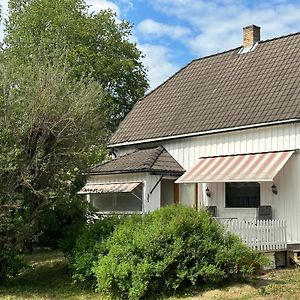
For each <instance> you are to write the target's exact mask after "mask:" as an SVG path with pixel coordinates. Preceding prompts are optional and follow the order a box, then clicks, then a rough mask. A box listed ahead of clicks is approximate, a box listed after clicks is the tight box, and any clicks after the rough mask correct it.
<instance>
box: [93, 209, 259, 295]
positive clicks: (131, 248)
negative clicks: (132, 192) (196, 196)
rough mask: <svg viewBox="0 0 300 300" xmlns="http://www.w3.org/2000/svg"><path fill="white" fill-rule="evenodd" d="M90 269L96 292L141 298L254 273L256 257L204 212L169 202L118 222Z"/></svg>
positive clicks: (256, 254) (256, 255) (257, 259)
mask: <svg viewBox="0 0 300 300" xmlns="http://www.w3.org/2000/svg"><path fill="white" fill-rule="evenodd" d="M105 244H106V247H107V249H106V250H105V251H106V252H107V253H104V252H103V253H102V255H100V256H99V260H98V262H97V264H96V265H95V266H94V268H93V271H94V273H95V275H96V277H97V282H98V283H97V286H98V290H99V291H101V292H106V293H109V294H111V295H113V297H114V298H122V299H140V298H144V297H145V296H150V295H156V296H157V295H158V293H159V294H160V293H175V292H176V291H178V290H179V289H182V288H193V287H196V286H199V285H201V284H207V283H209V284H210V283H218V282H221V281H224V280H226V279H228V278H229V277H231V276H233V275H236V274H237V273H239V274H240V275H242V276H247V275H249V274H251V273H252V272H253V269H254V267H255V265H256V264H257V263H259V260H260V255H259V254H258V253H256V252H254V251H252V250H251V249H249V248H248V247H246V246H245V245H243V244H242V242H241V241H240V240H239V239H238V238H237V237H235V236H233V235H231V234H229V233H227V232H226V231H225V229H224V228H223V227H222V226H221V225H220V224H219V223H218V222H217V221H215V220H213V219H212V218H211V217H210V216H209V215H208V214H207V212H206V211H205V210H201V211H200V212H197V211H195V210H194V209H192V208H187V207H181V206H169V207H165V208H162V209H160V210H158V211H155V212H154V213H151V214H149V215H147V216H145V217H144V218H141V219H140V220H138V222H137V220H135V219H134V218H130V219H128V220H126V221H125V222H124V223H123V224H122V225H120V226H119V227H118V228H117V229H116V230H115V231H114V232H113V235H112V237H111V238H110V239H108V240H107V241H106V243H105Z"/></svg>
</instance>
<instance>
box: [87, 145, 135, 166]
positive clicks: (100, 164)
mask: <svg viewBox="0 0 300 300" xmlns="http://www.w3.org/2000/svg"><path fill="white" fill-rule="evenodd" d="M138 151H139V150H135V151H133V152H128V153H126V154H124V155H121V156H117V157H116V158H113V159H111V160H107V161H104V162H102V163H99V164H97V165H94V166H91V167H89V169H94V168H98V167H101V166H104V165H107V164H108V163H110V162H112V161H114V160H118V159H120V158H123V157H125V156H128V155H130V154H132V153H135V152H138Z"/></svg>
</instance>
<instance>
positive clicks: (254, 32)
mask: <svg viewBox="0 0 300 300" xmlns="http://www.w3.org/2000/svg"><path fill="white" fill-rule="evenodd" d="M259 41H260V27H259V26H256V25H250V26H246V27H244V28H243V47H244V49H246V48H252V47H253V46H254V45H255V44H256V43H257V42H259Z"/></svg>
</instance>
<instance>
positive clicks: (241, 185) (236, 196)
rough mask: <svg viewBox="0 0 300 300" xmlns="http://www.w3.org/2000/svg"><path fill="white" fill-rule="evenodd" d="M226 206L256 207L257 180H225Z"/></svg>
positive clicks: (257, 198)
mask: <svg viewBox="0 0 300 300" xmlns="http://www.w3.org/2000/svg"><path fill="white" fill-rule="evenodd" d="M225 194H226V195H225V197H226V199H225V203H226V207H258V206H259V205H260V185H259V183H258V182H226V184H225Z"/></svg>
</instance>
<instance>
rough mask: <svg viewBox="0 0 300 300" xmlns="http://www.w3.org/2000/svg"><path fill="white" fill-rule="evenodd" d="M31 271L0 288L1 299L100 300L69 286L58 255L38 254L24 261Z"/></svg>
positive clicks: (64, 266)
mask: <svg viewBox="0 0 300 300" xmlns="http://www.w3.org/2000/svg"><path fill="white" fill-rule="evenodd" d="M25 259H26V262H27V263H29V265H30V266H31V268H30V269H28V270H25V271H24V272H22V273H21V274H20V275H19V276H18V277H16V278H14V279H7V280H6V281H5V282H4V283H3V285H2V286H1V285H0V299H1V300H2V299H5V300H11V299H12V300H15V299H20V300H23V299H40V300H44V299H47V300H48V299H51V300H52V299H53V300H54V299H67V300H71V299H74V300H75V299H99V295H98V297H96V294H95V293H94V292H93V291H91V290H85V289H83V288H81V287H79V286H76V285H74V284H72V279H71V276H70V273H69V271H68V267H67V261H66V260H65V258H64V257H63V255H62V253H61V252H60V251H51V252H50V251H39V252H35V253H34V254H31V255H28V256H26V257H25Z"/></svg>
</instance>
